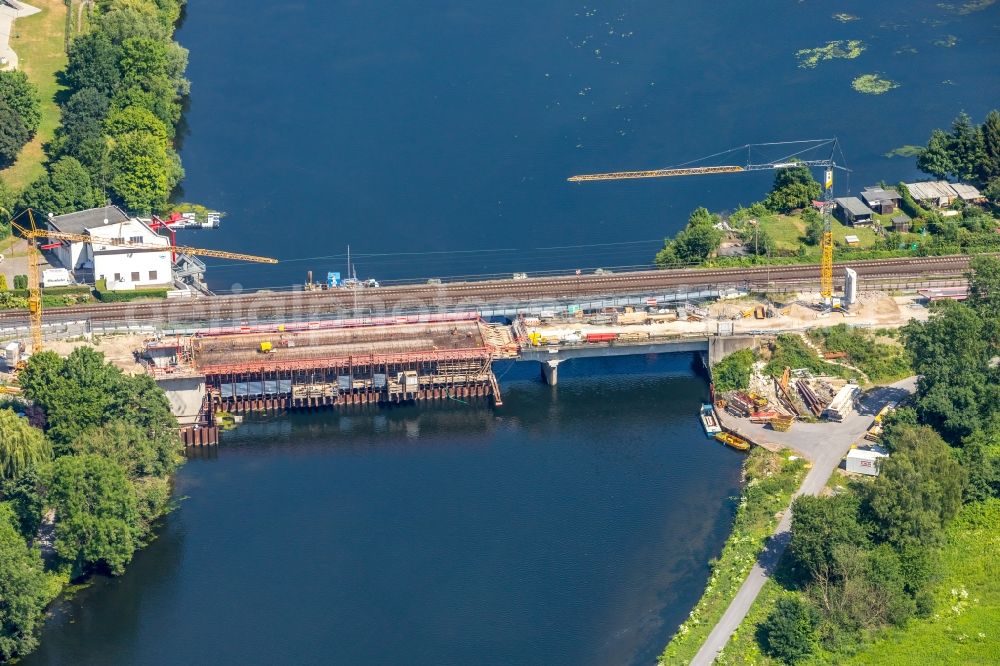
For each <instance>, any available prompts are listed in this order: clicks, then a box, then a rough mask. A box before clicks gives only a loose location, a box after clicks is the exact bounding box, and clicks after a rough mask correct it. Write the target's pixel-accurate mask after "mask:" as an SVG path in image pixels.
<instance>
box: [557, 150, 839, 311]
mask: <svg viewBox="0 0 1000 666" xmlns="http://www.w3.org/2000/svg"><path fill="white" fill-rule="evenodd" d="M782 146H794V149H793V150H792V152H791V153H790V154H786V155H783V156H782V157H781V158H779V159H770V160H765V161H760V162H755V161H754V159H753V157H754V154H753V151H754V149H757V150H758V152H759V151H760V150H761V149H764V150H769V151H772V152H773V151H774V150H775V149H778V150H781V151H783V150H784V149H782V148H781V147H782ZM825 149H829V151H830V156H829V157H828V158H821V159H803V157H808V156H810V155H813V156H814V155H816V153H817V151H820V150H825ZM839 149H840V145H839V143H838V142H837V139H812V140H806V141H778V142H772V143H754V144H747V145H745V146H739V147H737V148H731V149H729V150H724V151H722V152H721V153H715V154H714V155H709V156H708V157H703V158H701V159H697V160H693V161H691V162H687V163H685V164H681V165H678V166H677V167H672V168H667V169H651V170H648V171H612V172H608V173H588V174H582V175H579V176H571V177H570V178H568V179H567V180H569V181H570V182H571V183H580V182H588V181H593V180H632V179H637V178H664V177H667V176H704V175H711V174H718V173H743V172H746V171H764V170H775V169H790V168H792V167H810V168H815V167H822V168H824V169H825V172H824V178H823V237H822V240H821V243H820V254H821V260H820V296H821V297H822V299H823V303H824V305H825V306H826V307H832V306H833V220H832V216H831V214H832V211H833V170H834V169H841V170H843V171H848V169H846V168H845V167H843V166H840V165H838V164H837V163H836V162H835V161H834V155H835V154H836V152H837V151H838V150H839ZM743 152H745V153H746V162H745V163H744V164H743V165H741V166H735V165H723V166H688V165H691V164H695V163H697V162H704V161H707V160H712V159H718V158H720V157H721V156H723V155H729V154H734V153H743ZM841 157H843V153H842V152H841Z"/></svg>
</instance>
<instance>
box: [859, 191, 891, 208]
mask: <svg viewBox="0 0 1000 666" xmlns="http://www.w3.org/2000/svg"><path fill="white" fill-rule="evenodd" d="M861 198H862V199H864V200H865V201H866V202H867V203H868V204H869V205H871V204H874V203H879V202H880V201H898V200H899V199H900V196H899V192H897V191H896V190H885V189H882V188H881V187H866V188H865V189H864V190H863V191H862V192H861Z"/></svg>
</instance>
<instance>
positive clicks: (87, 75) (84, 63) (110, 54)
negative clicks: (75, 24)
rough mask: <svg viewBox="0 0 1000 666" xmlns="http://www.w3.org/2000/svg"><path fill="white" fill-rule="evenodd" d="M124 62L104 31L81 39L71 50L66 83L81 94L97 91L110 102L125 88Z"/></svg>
mask: <svg viewBox="0 0 1000 666" xmlns="http://www.w3.org/2000/svg"><path fill="white" fill-rule="evenodd" d="M120 58H121V51H120V49H119V48H118V47H116V46H115V45H114V44H113V43H112V41H111V39H110V38H109V37H108V36H107V35H106V34H104V33H103V32H101V31H100V30H94V31H91V32H88V33H86V34H84V35H80V36H79V37H77V38H76V39H74V40H73V43H72V44H71V45H70V48H69V64H68V65H67V67H66V82H67V83H68V84H69V85H70V87H71V88H74V89H75V90H77V91H79V90H83V89H85V88H93V89H95V90H96V91H98V92H99V93H100V94H101V95H103V96H104V97H105V98H110V97H111V95H113V94H114V92H115V91H116V90H117V89H118V87H119V86H120V85H121V78H122V74H121V69H120V67H119V65H118V61H119V60H120Z"/></svg>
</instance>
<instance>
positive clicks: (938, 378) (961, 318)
mask: <svg viewBox="0 0 1000 666" xmlns="http://www.w3.org/2000/svg"><path fill="white" fill-rule="evenodd" d="M989 330H990V329H989V327H988V326H987V324H986V322H984V320H983V318H982V317H981V316H980V315H979V314H978V313H977V312H976V310H974V309H972V308H971V307H969V306H968V305H965V304H963V303H945V304H941V305H939V306H935V308H934V310H933V312H932V313H931V318H930V320H928V321H926V322H916V321H913V322H910V323H909V324H907V325H906V326H904V327H903V329H902V333H903V341H904V344H905V345H906V349H907V351H908V352H909V353H910V355H911V357H912V358H913V369H914V370H915V371H916V372H917V374H918V375H919V376H920V379H919V380H918V382H917V398H916V401H915V404H916V409H917V414H918V415H919V417H920V419H921V421H923V422H924V423H927V424H928V425H931V426H933V427H934V428H935V429H936V430H937V431H938V432H940V433H941V435H942V436H944V437H945V438H946V439H947V440H948V441H950V442H953V443H958V442H959V441H961V439H962V438H963V437H967V436H968V435H969V434H970V433H972V432H973V431H975V430H977V429H980V428H981V427H982V419H983V415H984V413H985V412H986V411H988V410H989V409H991V408H992V406H993V405H994V404H997V403H996V400H997V399H1000V395H998V388H997V385H996V382H995V381H994V377H993V375H994V374H995V370H994V369H992V368H991V367H990V359H991V358H992V357H993V350H992V348H991V347H992V346H991V344H990V341H989V339H988V337H989V336H988V333H989ZM958 340H960V341H961V344H955V343H956V341H958Z"/></svg>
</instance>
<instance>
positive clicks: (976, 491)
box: [959, 418, 1000, 502]
mask: <svg viewBox="0 0 1000 666" xmlns="http://www.w3.org/2000/svg"><path fill="white" fill-rule="evenodd" d="M997 421H998V419H997V418H994V419H993V421H992V422H991V423H990V424H989V425H988V426H987V427H986V428H985V429H984V430H977V431H975V432H974V433H972V434H971V435H969V436H968V437H966V438H965V440H963V441H962V451H961V453H960V454H959V460H960V461H961V463H962V467H964V468H965V469H966V471H967V472H968V475H969V477H968V481H967V483H966V484H965V490H964V494H963V497H964V498H965V501H966V502H982V501H984V500H986V499H989V498H990V497H1000V430H998V428H1000V423H997Z"/></svg>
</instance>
